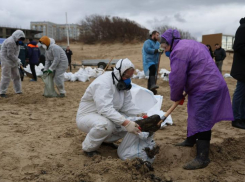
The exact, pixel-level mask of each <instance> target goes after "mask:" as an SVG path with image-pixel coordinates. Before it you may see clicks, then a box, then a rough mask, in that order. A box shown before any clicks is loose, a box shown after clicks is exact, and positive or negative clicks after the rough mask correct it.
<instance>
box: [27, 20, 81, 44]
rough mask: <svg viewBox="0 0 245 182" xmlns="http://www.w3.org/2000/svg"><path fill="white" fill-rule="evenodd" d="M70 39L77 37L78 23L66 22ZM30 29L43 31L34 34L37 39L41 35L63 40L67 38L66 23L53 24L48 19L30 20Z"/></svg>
mask: <svg viewBox="0 0 245 182" xmlns="http://www.w3.org/2000/svg"><path fill="white" fill-rule="evenodd" d="M68 27H69V37H70V39H75V40H78V39H79V35H80V27H79V25H78V24H68ZM31 29H32V30H38V31H43V33H40V34H37V35H35V38H37V39H39V38H41V37H42V36H45V35H46V36H48V37H51V38H54V39H55V40H64V39H66V38H67V26H66V24H55V23H52V22H48V21H42V22H31Z"/></svg>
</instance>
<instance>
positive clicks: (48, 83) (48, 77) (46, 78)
mask: <svg viewBox="0 0 245 182" xmlns="http://www.w3.org/2000/svg"><path fill="white" fill-rule="evenodd" d="M41 78H42V80H43V82H44V83H45V88H44V94H43V95H44V96H45V97H57V96H58V94H57V92H56V91H55V88H54V81H53V78H54V73H50V74H48V73H44V74H43V76H41Z"/></svg>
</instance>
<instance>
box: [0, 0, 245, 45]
mask: <svg viewBox="0 0 245 182" xmlns="http://www.w3.org/2000/svg"><path fill="white" fill-rule="evenodd" d="M65 12H67V13H68V22H69V23H80V21H81V20H82V19H83V18H84V17H85V16H88V15H91V14H98V15H110V16H119V17H122V18H128V19H130V20H134V21H136V22H137V23H139V24H141V25H142V26H144V27H146V28H148V29H150V30H153V29H154V27H156V26H161V25H171V26H176V27H178V28H180V29H183V30H186V31H189V32H190V33H191V34H192V35H193V36H195V37H197V38H198V40H199V41H201V36H202V35H203V34H212V33H224V34H231V35H234V34H235V32H236V29H237V27H238V26H239V20H240V19H241V18H242V17H245V0H185V1H184V0H0V26H11V27H21V28H28V29H29V28H30V22H31V21H51V22H54V23H65Z"/></svg>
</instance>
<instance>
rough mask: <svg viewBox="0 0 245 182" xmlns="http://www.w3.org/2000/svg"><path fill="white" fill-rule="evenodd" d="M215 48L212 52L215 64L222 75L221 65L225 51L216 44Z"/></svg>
mask: <svg viewBox="0 0 245 182" xmlns="http://www.w3.org/2000/svg"><path fill="white" fill-rule="evenodd" d="M215 48H216V49H215V51H214V57H215V63H216V66H217V67H218V69H219V71H220V73H221V74H222V65H223V61H224V59H225V57H226V53H225V50H224V49H223V48H222V47H221V46H220V45H219V44H218V43H217V44H215Z"/></svg>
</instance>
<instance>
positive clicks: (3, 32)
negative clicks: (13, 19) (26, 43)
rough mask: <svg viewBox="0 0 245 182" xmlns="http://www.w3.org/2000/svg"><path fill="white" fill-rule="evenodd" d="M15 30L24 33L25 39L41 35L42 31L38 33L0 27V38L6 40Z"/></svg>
mask: <svg viewBox="0 0 245 182" xmlns="http://www.w3.org/2000/svg"><path fill="white" fill-rule="evenodd" d="M16 30H22V31H23V32H24V33H25V36H26V39H29V38H34V37H35V35H36V34H40V33H42V31H38V30H29V29H23V28H12V27H0V38H8V37H10V36H11V35H12V34H13V33H14V31H16Z"/></svg>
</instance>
